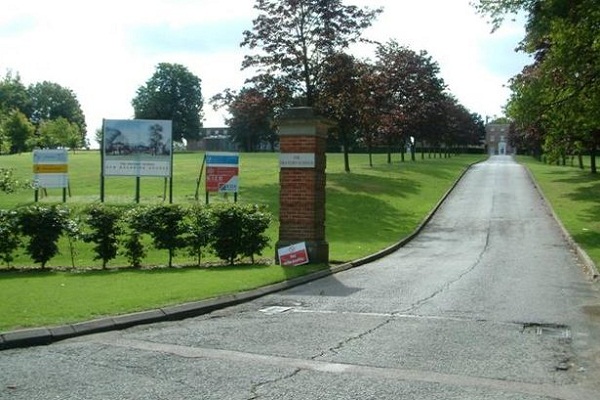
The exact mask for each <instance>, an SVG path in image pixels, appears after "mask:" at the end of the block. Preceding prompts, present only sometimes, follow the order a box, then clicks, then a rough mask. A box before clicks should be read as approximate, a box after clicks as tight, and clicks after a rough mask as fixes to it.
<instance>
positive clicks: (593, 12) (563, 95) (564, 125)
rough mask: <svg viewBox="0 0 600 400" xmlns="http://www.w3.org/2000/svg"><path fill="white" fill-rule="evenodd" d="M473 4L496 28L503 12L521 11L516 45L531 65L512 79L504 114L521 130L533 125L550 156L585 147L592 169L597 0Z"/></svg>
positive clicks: (599, 104)
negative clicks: (522, 26)
mask: <svg viewBox="0 0 600 400" xmlns="http://www.w3.org/2000/svg"><path fill="white" fill-rule="evenodd" d="M476 7H477V9H478V10H479V11H480V12H481V13H483V14H487V15H489V16H490V17H491V18H492V22H493V23H494V24H495V25H494V26H496V27H497V26H499V24H500V23H501V22H502V19H503V18H504V16H505V15H506V14H508V13H514V12H517V11H523V12H525V13H526V14H527V25H526V36H525V38H524V39H523V41H522V43H521V46H520V49H521V50H523V51H525V52H527V53H529V54H532V55H533V56H534V64H533V65H531V66H528V67H526V68H525V69H524V70H523V72H522V73H521V74H520V75H519V76H517V77H516V78H515V79H514V80H513V81H512V85H511V86H512V89H513V96H512V97H511V99H510V101H509V105H508V107H507V110H508V111H509V113H510V114H509V116H511V117H513V118H514V119H515V122H516V123H517V125H520V127H521V128H523V127H527V125H529V126H530V127H535V128H537V134H539V133H542V134H543V135H544V136H543V138H542V140H543V142H544V148H545V150H546V151H548V152H549V153H550V154H551V155H553V156H557V155H560V154H561V153H563V152H564V151H569V150H571V149H576V148H577V147H578V146H577V145H574V144H576V143H577V142H579V143H581V144H582V145H584V146H585V147H586V148H587V149H588V151H589V153H590V155H591V160H592V162H591V169H592V172H593V173H596V172H597V171H596V153H597V151H598V149H599V148H600V111H598V110H599V109H600V81H599V80H598V76H600V52H598V26H599V25H600V9H599V8H598V5H597V1H595V0H547V1H534V0H501V1H491V0H480V1H479V2H478V4H477V5H476ZM532 105H533V106H532ZM532 122H534V123H532ZM517 131H521V130H520V129H519V130H517Z"/></svg>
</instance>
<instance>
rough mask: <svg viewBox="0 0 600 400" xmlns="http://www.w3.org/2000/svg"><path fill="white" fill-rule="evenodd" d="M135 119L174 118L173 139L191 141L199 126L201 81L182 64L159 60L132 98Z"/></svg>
mask: <svg viewBox="0 0 600 400" xmlns="http://www.w3.org/2000/svg"><path fill="white" fill-rule="evenodd" d="M131 104H132V105H133V109H134V115H135V118H139V119H160V120H171V121H173V140H174V141H181V140H182V139H186V140H190V139H191V140H194V139H198V138H199V137H200V128H201V127H202V118H203V112H202V106H203V105H204V99H203V97H202V88H201V80H200V78H198V77H197V76H195V75H194V74H193V73H191V72H190V71H189V70H188V69H187V68H186V67H184V66H183V65H181V64H170V63H160V64H158V66H157V67H156V71H155V72H154V74H153V75H152V77H151V78H150V79H148V81H146V84H145V85H144V86H140V87H139V88H138V90H137V93H136V97H135V98H134V99H133V100H132V101H131Z"/></svg>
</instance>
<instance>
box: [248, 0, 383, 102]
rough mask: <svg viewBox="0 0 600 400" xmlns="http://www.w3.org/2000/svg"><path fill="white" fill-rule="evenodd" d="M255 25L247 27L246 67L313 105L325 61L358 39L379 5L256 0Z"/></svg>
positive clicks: (321, 0)
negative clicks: (248, 52)
mask: <svg viewBox="0 0 600 400" xmlns="http://www.w3.org/2000/svg"><path fill="white" fill-rule="evenodd" d="M254 8H255V9H256V10H258V11H259V15H258V17H256V18H255V19H254V21H253V27H252V30H246V31H244V40H243V41H242V43H241V46H242V47H247V48H248V49H250V50H258V51H257V52H256V53H255V54H251V55H246V56H245V58H244V61H243V63H242V69H246V68H255V69H256V70H257V72H258V76H257V77H256V79H257V80H258V81H260V80H262V78H261V76H266V77H269V79H273V78H274V79H276V80H278V81H279V82H280V84H281V85H282V86H285V87H287V88H288V90H289V92H290V93H293V94H294V96H295V97H301V98H302V99H303V100H304V104H305V105H307V106H313V105H314V104H315V102H316V99H317V98H318V93H317V92H318V88H319V87H320V86H321V85H320V82H321V79H322V71H323V62H324V61H325V60H326V59H327V58H328V57H329V56H330V55H332V54H335V53H339V52H342V51H343V50H344V49H346V48H347V47H348V46H349V45H350V44H352V43H355V42H357V41H358V40H359V39H360V37H361V34H362V32H363V31H364V30H365V29H366V28H368V27H369V26H371V24H372V22H373V20H374V19H375V18H376V17H377V15H378V14H379V13H381V12H382V10H381V9H374V10H371V9H369V8H359V7H356V6H347V5H344V4H343V3H342V1H341V0H256V2H255V5H254Z"/></svg>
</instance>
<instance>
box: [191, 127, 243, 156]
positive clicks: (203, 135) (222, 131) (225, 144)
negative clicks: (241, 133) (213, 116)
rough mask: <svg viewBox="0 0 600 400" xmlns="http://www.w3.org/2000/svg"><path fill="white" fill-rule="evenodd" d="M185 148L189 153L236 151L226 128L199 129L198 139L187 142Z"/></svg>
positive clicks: (236, 148)
mask: <svg viewBox="0 0 600 400" xmlns="http://www.w3.org/2000/svg"><path fill="white" fill-rule="evenodd" d="M186 147H187V150H190V151H194V150H202V151H238V145H237V144H236V143H235V142H234V141H233V140H231V136H230V134H229V128H228V127H210V128H200V139H198V140H188V142H187V146H186Z"/></svg>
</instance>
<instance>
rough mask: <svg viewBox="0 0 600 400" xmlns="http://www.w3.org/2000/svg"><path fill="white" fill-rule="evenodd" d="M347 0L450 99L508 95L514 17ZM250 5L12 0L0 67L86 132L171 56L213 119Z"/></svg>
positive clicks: (493, 101) (434, 2)
mask: <svg viewBox="0 0 600 400" xmlns="http://www.w3.org/2000/svg"><path fill="white" fill-rule="evenodd" d="M347 3H348V4H355V5H359V6H369V7H371V8H373V7H377V6H379V5H381V6H384V8H385V11H384V13H383V14H382V15H380V16H379V18H378V19H377V21H375V23H374V25H373V27H371V28H370V29H369V30H367V32H366V35H367V36H368V37H369V38H371V39H375V40H378V41H381V42H385V41H387V40H389V39H392V38H393V39H395V40H397V41H398V42H399V43H400V44H403V45H406V46H408V47H410V48H412V49H414V50H426V51H427V52H428V53H429V54H430V55H431V56H432V57H433V59H434V60H435V61H437V62H438V63H439V64H440V68H441V74H442V77H443V78H444V80H445V81H446V83H447V84H448V85H449V88H450V90H451V92H452V93H453V94H454V95H455V96H456V97H457V98H458V99H459V101H461V102H462V103H463V104H464V105H465V106H467V107H468V108H470V109H471V110H472V111H474V112H478V113H480V114H482V115H483V116H485V115H493V114H500V113H501V107H502V105H503V104H504V102H505V100H506V98H507V96H508V90H507V89H506V88H503V84H505V83H506V82H507V80H508V79H509V78H510V77H511V76H512V75H514V74H515V73H517V72H519V71H520V69H521V67H522V66H523V65H524V63H525V61H526V60H525V58H524V57H522V56H518V55H516V54H514V52H513V51H512V48H514V47H515V46H516V45H517V43H518V41H519V40H520V39H521V37H522V36H523V32H522V28H521V27H520V26H519V24H513V25H510V24H509V25H508V26H506V27H504V28H503V29H501V30H500V31H498V32H496V33H494V34H493V35H491V34H490V26H489V25H488V24H487V23H486V22H485V21H484V20H483V19H482V18H481V17H480V16H478V15H476V14H475V12H474V9H473V8H472V7H471V6H469V0H419V1H414V0H379V1H378V0H349V1H347ZM253 4H254V1H252V0H239V1H238V0H145V1H144V2H133V1H123V0H120V1H117V0H104V1H97V0H90V1H77V0H55V1H47V0H20V1H19V2H14V4H12V5H11V7H3V11H2V13H0V54H2V57H1V58H0V73H2V74H4V73H5V72H6V71H8V70H12V71H13V72H18V73H19V74H20V75H21V78H22V80H23V82H24V83H25V84H30V83H36V82H41V81H44V80H47V81H52V82H55V83H58V84H60V85H62V86H64V87H68V88H69V89H71V90H73V91H74V92H75V94H76V95H77V97H78V99H79V102H80V103H81V106H82V109H83V111H84V113H85V115H86V121H87V125H88V131H89V135H90V137H92V136H93V133H94V131H95V130H96V129H98V128H100V126H101V123H102V118H110V119H116V118H131V117H132V114H133V109H132V107H131V99H132V98H133V97H134V96H135V92H136V90H137V88H138V87H139V86H141V85H143V84H144V83H145V82H146V80H148V79H149V78H150V77H151V75H152V74H153V72H154V70H155V67H156V65H157V64H158V63H159V62H171V63H180V64H183V65H185V66H186V67H187V68H188V69H190V71H191V72H192V73H194V74H196V75H197V76H198V77H199V78H200V79H201V80H202V89H203V95H204V97H205V108H204V112H205V115H206V121H205V125H207V126H210V125H213V126H214V125H221V124H222V123H223V115H222V113H219V112H217V113H215V112H213V110H212V108H211V107H210V105H208V99H209V98H210V97H212V96H213V95H214V94H217V93H218V92H220V91H222V90H223V89H225V88H227V87H231V88H239V87H240V86H241V85H242V84H243V82H244V76H243V74H242V73H241V72H240V66H241V61H242V59H243V55H244V52H245V51H246V49H241V48H240V47H239V43H240V42H241V40H242V31H243V30H245V29H249V28H251V21H252V19H253V18H254V17H255V15H256V14H255V10H254V9H253ZM521 25H522V24H521ZM157 34H158V35H163V36H162V37H161V36H157ZM153 35H154V36H153ZM159 38H160V39H161V40H159Z"/></svg>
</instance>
